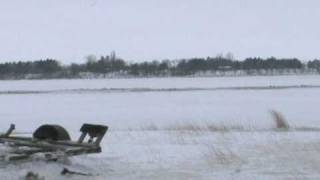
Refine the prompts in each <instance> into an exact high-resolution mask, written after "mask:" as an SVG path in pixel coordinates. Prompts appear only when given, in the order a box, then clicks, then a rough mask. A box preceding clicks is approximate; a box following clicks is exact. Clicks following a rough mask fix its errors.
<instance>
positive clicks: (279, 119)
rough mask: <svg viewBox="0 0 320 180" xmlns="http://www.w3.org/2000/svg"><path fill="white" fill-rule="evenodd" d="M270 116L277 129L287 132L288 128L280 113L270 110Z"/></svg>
mask: <svg viewBox="0 0 320 180" xmlns="http://www.w3.org/2000/svg"><path fill="white" fill-rule="evenodd" d="M271 114H272V116H273V118H274V122H275V125H276V128H277V129H284V130H287V129H289V128H290V126H289V124H288V122H287V121H286V120H285V118H284V117H283V115H282V114H281V113H280V112H278V111H275V110H272V111H271Z"/></svg>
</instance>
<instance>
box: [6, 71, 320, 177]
mask: <svg viewBox="0 0 320 180" xmlns="http://www.w3.org/2000/svg"><path fill="white" fill-rule="evenodd" d="M319 86H320V76H273V77H239V78H236V77H228V78H163V79H161V78H154V79H112V80H45V81H2V82H1V83H0V102H1V103H0V117H1V121H0V125H1V126H0V130H1V131H5V130H6V129H7V127H8V126H9V124H11V123H15V124H16V126H17V129H18V131H20V132H32V130H34V129H36V128H37V127H38V126H39V125H41V124H43V123H51V124H60V125H63V126H64V127H66V128H67V129H68V130H69V131H70V133H71V134H72V136H73V137H76V136H77V135H78V130H79V128H80V126H81V125H82V123H84V122H89V123H98V124H106V125H109V126H110V131H109V132H108V133H107V135H106V137H105V139H104V141H103V143H102V148H103V150H104V151H103V153H101V154H98V155H90V156H82V157H75V158H72V159H70V160H71V161H70V162H68V163H49V164H47V163H44V162H41V161H34V162H31V163H23V164H10V165H1V166H0V167H1V168H0V176H1V179H19V178H20V177H22V176H23V175H24V174H26V172H27V171H29V170H33V171H35V172H38V173H39V174H40V175H44V176H46V179H81V178H82V179H266V180H268V179H319V178H320V173H319V172H320V168H319V167H320V166H319V164H320V151H319V150H320V143H319V142H320V141H319V140H320V130H319V129H320V121H319V111H318V107H320V100H319V98H318V97H320V87H319ZM270 110H277V111H279V112H281V113H282V114H283V115H284V116H285V118H286V119H287V121H288V122H289V124H290V126H291V127H292V129H291V130H289V131H278V130H275V129H274V127H275V125H274V120H273V118H272V116H271V115H270ZM63 167H68V168H70V169H74V170H77V171H79V170H80V171H83V172H88V173H92V174H94V176H93V177H89V178H88V177H79V176H71V177H62V176H60V175H59V173H60V171H61V170H62V168H63Z"/></svg>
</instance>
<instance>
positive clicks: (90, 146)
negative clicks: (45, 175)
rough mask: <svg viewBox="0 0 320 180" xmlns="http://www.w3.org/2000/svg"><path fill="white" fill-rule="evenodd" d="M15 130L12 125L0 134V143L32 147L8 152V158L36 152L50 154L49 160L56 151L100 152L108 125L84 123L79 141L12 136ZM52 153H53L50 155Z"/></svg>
mask: <svg viewBox="0 0 320 180" xmlns="http://www.w3.org/2000/svg"><path fill="white" fill-rule="evenodd" d="M13 130H14V125H11V126H10V128H9V130H8V131H7V132H6V133H5V134H3V135H0V143H2V144H8V145H10V146H13V147H28V148H30V149H22V150H16V151H13V152H12V153H10V154H8V155H7V156H6V158H2V159H7V160H9V161H10V160H20V159H26V158H29V157H30V156H31V155H33V154H36V153H46V154H48V156H47V157H49V158H48V160H51V157H52V155H53V156H54V154H56V153H63V154H64V155H65V156H76V155H81V154H91V153H100V152H101V147H100V142H101V140H102V139H103V137H104V135H105V133H106V131H107V130H108V127H107V126H101V125H91V124H84V125H83V126H82V127H81V129H80V131H81V132H82V134H81V136H80V138H79V140H78V141H71V140H64V141H59V140H52V139H51V138H49V139H37V138H34V137H17V136H11V134H12V132H13ZM87 136H89V140H88V142H84V140H85V139H86V137H87ZM49 154H52V155H49Z"/></svg>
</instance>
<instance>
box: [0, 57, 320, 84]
mask: <svg viewBox="0 0 320 180" xmlns="http://www.w3.org/2000/svg"><path fill="white" fill-rule="evenodd" d="M289 70H293V71H296V72H306V71H307V72H313V73H320V60H317V59H316V60H312V61H308V62H306V63H303V62H302V61H300V60H299V59H296V58H286V59H277V58H274V57H270V58H266V59H263V58H259V57H255V58H247V59H245V60H242V61H240V60H235V59H234V58H233V57H232V56H225V57H224V56H217V57H207V58H191V59H180V60H163V61H156V60H155V61H150V62H149V61H146V62H135V63H132V62H128V61H125V60H123V59H121V58H117V57H116V56H115V54H114V53H112V54H111V55H110V56H101V57H100V58H96V57H95V56H88V57H87V61H86V62H85V63H79V64H76V63H73V64H71V65H62V64H61V63H60V62H59V61H57V60H54V59H45V60H37V61H27V62H21V61H19V62H7V63H2V64H0V78H1V79H24V78H36V79H40V78H81V77H86V76H88V75H100V76H102V77H109V76H111V77H117V76H119V77H125V76H130V77H144V76H149V77H150V76H190V75H196V74H199V73H203V72H207V73H208V72H209V74H210V73H211V74H214V73H215V72H238V71H239V72H245V74H248V75H250V74H254V73H256V74H259V72H268V71H272V72H275V73H277V72H283V71H289Z"/></svg>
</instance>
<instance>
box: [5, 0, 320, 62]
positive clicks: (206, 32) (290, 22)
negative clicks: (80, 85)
mask: <svg viewBox="0 0 320 180" xmlns="http://www.w3.org/2000/svg"><path fill="white" fill-rule="evenodd" d="M319 19H320V1H319V0H1V2H0V25H1V26H0V27H1V29H0V60H1V61H2V62H3V61H11V60H29V59H32V60H35V59H39V58H47V57H48V58H49V57H50V58H57V59H59V60H61V61H62V62H64V63H70V62H83V61H84V57H85V56H87V55H89V54H95V55H97V56H100V55H106V54H109V52H110V51H112V50H115V51H116V52H117V55H119V56H120V57H122V58H124V59H127V60H134V61H139V60H140V61H141V60H153V59H165V58H170V59H175V58H183V57H186V58H188V57H196V56H197V57H207V56H215V55H217V54H219V53H227V52H232V53H233V54H234V55H235V57H236V58H239V59H242V58H245V57H248V56H261V57H269V56H276V57H298V58H301V59H305V60H308V59H314V58H320V25H319Z"/></svg>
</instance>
